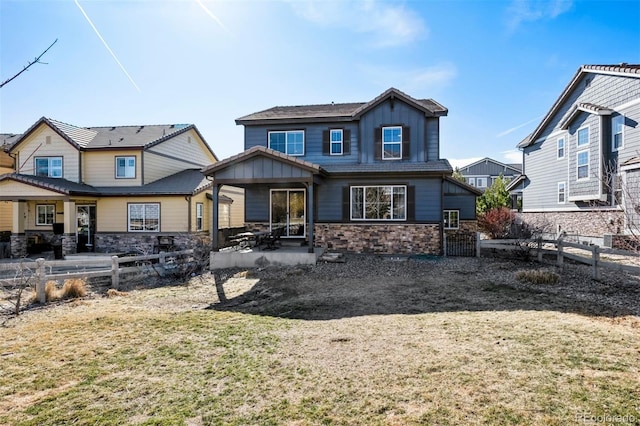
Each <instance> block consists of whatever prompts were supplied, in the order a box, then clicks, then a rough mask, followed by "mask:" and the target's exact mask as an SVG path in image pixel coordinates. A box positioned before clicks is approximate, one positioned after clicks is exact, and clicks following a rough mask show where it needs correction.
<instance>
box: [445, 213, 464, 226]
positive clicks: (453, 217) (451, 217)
mask: <svg viewBox="0 0 640 426" xmlns="http://www.w3.org/2000/svg"><path fill="white" fill-rule="evenodd" d="M459 227H460V211H459V210H445V211H444V229H458V228H459Z"/></svg>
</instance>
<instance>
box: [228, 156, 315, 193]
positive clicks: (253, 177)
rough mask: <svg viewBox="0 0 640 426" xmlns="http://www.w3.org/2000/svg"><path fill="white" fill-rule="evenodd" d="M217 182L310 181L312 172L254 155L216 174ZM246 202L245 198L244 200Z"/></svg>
mask: <svg viewBox="0 0 640 426" xmlns="http://www.w3.org/2000/svg"><path fill="white" fill-rule="evenodd" d="M216 180H217V181H218V182H223V183H224V182H236V183H237V184H238V183H249V182H258V181H260V182H269V181H273V182H282V181H283V180H296V181H298V182H303V181H304V182H312V181H313V173H311V172H310V171H308V170H305V169H303V168H301V167H300V166H297V165H295V164H288V163H285V162H282V161H277V160H275V159H273V158H268V157H265V156H255V157H253V158H249V159H246V160H244V161H242V162H238V163H236V164H232V165H230V166H229V167H226V168H224V169H222V170H220V171H219V172H218V173H217V174H216ZM245 202H246V200H245Z"/></svg>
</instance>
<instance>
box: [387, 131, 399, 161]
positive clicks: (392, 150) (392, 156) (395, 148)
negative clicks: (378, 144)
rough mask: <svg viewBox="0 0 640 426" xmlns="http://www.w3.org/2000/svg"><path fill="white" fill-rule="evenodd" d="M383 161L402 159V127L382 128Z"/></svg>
mask: <svg viewBox="0 0 640 426" xmlns="http://www.w3.org/2000/svg"><path fill="white" fill-rule="evenodd" d="M382 159H383V160H399V159H402V127H400V126H394V127H383V128H382Z"/></svg>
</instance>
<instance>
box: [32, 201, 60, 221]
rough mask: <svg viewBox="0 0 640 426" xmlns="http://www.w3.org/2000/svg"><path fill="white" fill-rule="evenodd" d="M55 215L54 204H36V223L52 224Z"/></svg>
mask: <svg viewBox="0 0 640 426" xmlns="http://www.w3.org/2000/svg"><path fill="white" fill-rule="evenodd" d="M55 216H56V206H54V205H53V204H38V205H37V206H36V225H53V219H54V218H55Z"/></svg>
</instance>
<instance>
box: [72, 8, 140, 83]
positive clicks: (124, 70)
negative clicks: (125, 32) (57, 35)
mask: <svg viewBox="0 0 640 426" xmlns="http://www.w3.org/2000/svg"><path fill="white" fill-rule="evenodd" d="M73 1H74V2H75V4H76V6H78V9H80V12H82V14H83V15H84V18H85V19H86V20H87V22H88V23H89V25H91V28H93V31H94V32H95V33H96V35H97V36H98V38H99V39H100V41H101V42H102V44H104V47H106V48H107V51H108V52H109V53H110V54H111V56H112V57H113V59H114V60H115V61H116V63H117V64H118V66H119V67H120V69H121V70H122V72H123V73H124V74H125V75H126V76H127V78H128V79H129V81H130V82H131V84H133V87H135V88H136V90H137V91H138V92H142V91H141V90H140V88H139V87H138V85H137V84H136V82H135V81H134V80H133V77H131V75H129V73H128V72H127V70H126V69H125V67H124V65H122V63H121V62H120V61H119V60H118V57H117V56H116V54H115V53H113V50H111V48H110V47H109V45H108V44H107V42H106V41H105V39H104V38H103V37H102V35H101V34H100V32H99V31H98V29H97V28H96V26H95V25H93V22H92V21H91V19H90V18H89V15H87V13H86V12H85V11H84V9H83V8H82V6H80V3H78V0H73Z"/></svg>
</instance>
